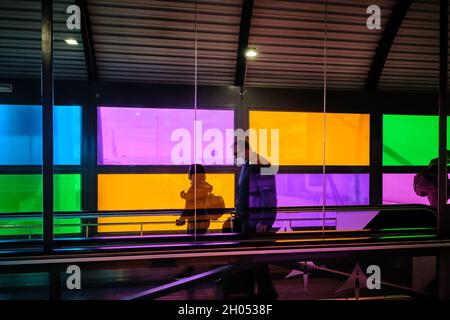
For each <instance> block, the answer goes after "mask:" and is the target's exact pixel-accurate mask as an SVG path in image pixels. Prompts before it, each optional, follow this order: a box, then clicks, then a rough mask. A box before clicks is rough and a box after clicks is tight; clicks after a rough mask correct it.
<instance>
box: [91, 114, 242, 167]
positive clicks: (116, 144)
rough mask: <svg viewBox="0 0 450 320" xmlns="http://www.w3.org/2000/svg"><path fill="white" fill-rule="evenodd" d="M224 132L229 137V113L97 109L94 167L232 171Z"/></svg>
mask: <svg viewBox="0 0 450 320" xmlns="http://www.w3.org/2000/svg"><path fill="white" fill-rule="evenodd" d="M195 120H197V121H195ZM194 128H195V129H194ZM227 129H228V135H230V134H231V137H232V134H233V130H234V111H233V110H197V112H195V110H193V109H162V108H159V109H158V108H156V109H155V108H122V107H120V108H119V107H99V108H98V137H97V139H98V164H100V165H178V164H190V163H193V162H194V159H196V161H195V162H196V163H203V164H217V165H224V164H227V165H230V164H233V155H232V150H231V144H232V143H233V140H232V139H231V140H229V141H228V142H227V139H226V137H227ZM194 130H195V136H194ZM195 138H197V139H195ZM194 140H195V141H194ZM181 146H183V147H184V149H183V148H181ZM194 146H195V147H196V150H194ZM179 158H183V159H184V160H185V161H184V162H182V163H180V162H179V161H180V160H179ZM183 159H182V160H183Z"/></svg>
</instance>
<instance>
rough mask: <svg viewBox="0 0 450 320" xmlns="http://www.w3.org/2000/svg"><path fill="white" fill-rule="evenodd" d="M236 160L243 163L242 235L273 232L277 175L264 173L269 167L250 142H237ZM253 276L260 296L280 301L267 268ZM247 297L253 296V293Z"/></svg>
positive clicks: (238, 211)
mask: <svg viewBox="0 0 450 320" xmlns="http://www.w3.org/2000/svg"><path fill="white" fill-rule="evenodd" d="M234 157H235V159H236V163H239V162H240V163H243V164H242V167H241V172H240V175H239V181H238V186H237V196H236V216H237V220H238V221H237V224H239V223H240V224H241V232H242V234H244V235H247V234H251V233H267V232H270V230H271V228H272V225H273V223H274V221H275V218H276V207H277V197H276V185H275V176H274V175H263V174H261V169H262V168H263V167H265V166H270V164H269V163H268V161H267V160H266V159H264V158H262V157H261V156H260V155H258V154H257V153H255V152H253V151H252V149H251V148H250V144H249V142H248V141H247V140H244V141H238V140H236V141H235V143H234ZM251 274H252V276H253V281H254V283H256V284H257V287H258V295H257V296H258V297H260V298H265V299H266V298H267V299H276V298H277V293H276V291H275V288H274V286H273V284H272V281H271V278H270V273H269V267H268V266H267V265H262V266H259V267H256V268H254V269H252V270H251ZM252 291H254V286H252ZM248 294H249V295H253V294H254V292H248Z"/></svg>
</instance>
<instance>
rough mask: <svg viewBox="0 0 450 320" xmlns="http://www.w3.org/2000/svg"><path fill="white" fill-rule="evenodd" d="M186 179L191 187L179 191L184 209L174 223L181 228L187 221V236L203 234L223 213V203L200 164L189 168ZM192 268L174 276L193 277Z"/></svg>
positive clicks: (189, 267)
mask: <svg viewBox="0 0 450 320" xmlns="http://www.w3.org/2000/svg"><path fill="white" fill-rule="evenodd" d="M188 179H189V180H190V182H191V186H190V187H189V189H188V190H187V192H186V191H184V190H183V191H181V193H180V197H181V198H182V199H184V200H185V208H184V210H183V212H182V213H181V215H180V217H179V218H178V219H177V221H176V225H177V226H178V227H181V226H183V225H185V224H186V221H187V233H188V234H195V233H196V234H205V233H207V232H208V228H209V226H210V223H211V220H218V219H219V218H220V217H221V216H222V214H223V213H224V211H225V203H224V200H223V198H222V197H221V196H216V195H214V194H213V193H212V191H213V186H212V185H210V184H209V183H208V182H206V171H205V168H204V167H203V166H202V165H201V164H193V165H191V166H190V167H189V171H188ZM193 272H194V267H192V266H188V267H186V268H185V270H184V271H183V272H182V273H180V274H178V275H177V276H176V278H177V279H180V278H185V277H189V276H191V275H193Z"/></svg>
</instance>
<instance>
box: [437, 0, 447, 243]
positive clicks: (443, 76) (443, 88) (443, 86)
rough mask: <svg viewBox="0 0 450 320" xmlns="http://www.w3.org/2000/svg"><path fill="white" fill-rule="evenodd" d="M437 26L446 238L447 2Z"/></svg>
mask: <svg viewBox="0 0 450 320" xmlns="http://www.w3.org/2000/svg"><path fill="white" fill-rule="evenodd" d="M439 21H440V25H439V30H440V32H439V34H440V37H439V39H440V40H439V47H440V48H439V51H440V55H439V171H438V172H439V197H438V200H439V207H438V214H439V215H438V231H439V236H441V237H448V236H449V234H450V232H449V230H450V226H449V220H448V218H447V213H446V211H447V210H446V209H447V90H448V0H441V1H440V19H439Z"/></svg>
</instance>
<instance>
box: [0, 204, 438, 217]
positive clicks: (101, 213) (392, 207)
mask: <svg viewBox="0 0 450 320" xmlns="http://www.w3.org/2000/svg"><path fill="white" fill-rule="evenodd" d="M264 209H267V210H276V211H277V212H282V213H289V212H323V211H325V212H345V211H377V210H378V211H381V210H383V211H399V210H426V211H429V212H431V213H433V214H435V215H436V209H434V208H433V207H430V206H427V205H423V204H395V205H346V206H325V207H322V206H308V207H301V206H295V207H276V208H274V207H265V208H264ZM212 210H223V211H224V214H230V213H231V214H233V213H235V212H236V211H235V209H234V208H225V209H212ZM252 210H261V208H254V209H250V211H252ZM182 211H183V210H173V209H164V210H114V211H79V212H55V213H54V216H55V217H57V218H69V217H79V218H98V217H112V216H123V214H127V215H155V216H157V215H168V214H173V215H180V214H181V212H182ZM25 217H27V218H31V217H42V213H40V212H28V213H21V214H20V215H18V214H16V213H14V214H11V213H2V215H1V216H0V220H1V219H2V218H5V219H6V218H8V219H12V218H25Z"/></svg>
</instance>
